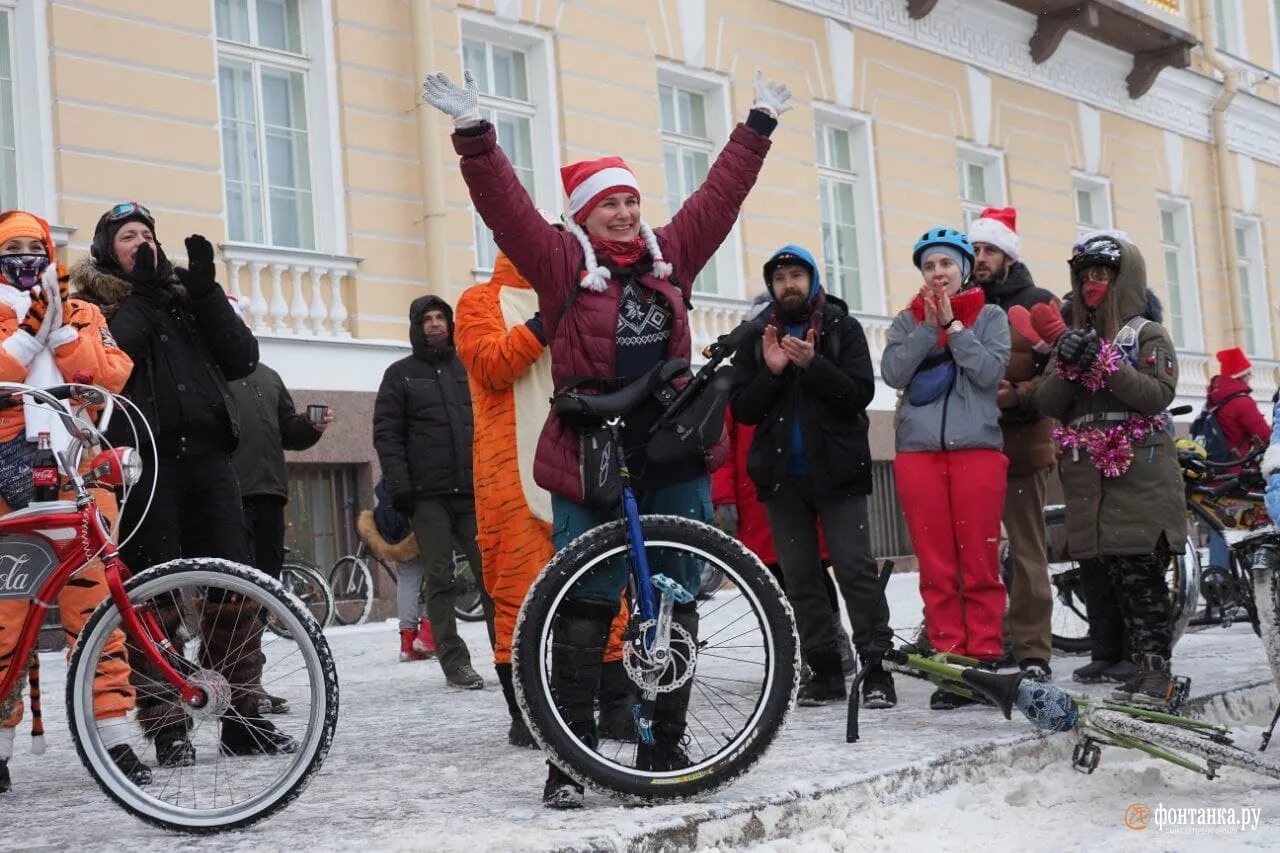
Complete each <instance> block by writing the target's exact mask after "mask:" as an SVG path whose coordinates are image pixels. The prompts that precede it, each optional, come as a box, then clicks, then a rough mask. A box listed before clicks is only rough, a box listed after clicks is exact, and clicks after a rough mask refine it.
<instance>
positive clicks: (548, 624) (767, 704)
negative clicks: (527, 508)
mask: <svg viewBox="0 0 1280 853" xmlns="http://www.w3.org/2000/svg"><path fill="white" fill-rule="evenodd" d="M748 331H750V327H749V325H748V324H743V325H742V326H740V327H739V328H738V329H737V330H735V331H734V332H730V333H729V334H728V335H724V336H722V337H721V338H720V339H719V340H718V341H717V342H716V343H714V344H712V345H711V347H710V348H709V356H710V360H709V361H708V363H707V364H706V365H704V366H703V367H702V368H701V369H700V370H699V371H698V373H697V374H696V375H695V376H694V377H693V378H692V379H691V381H690V382H689V384H688V385H687V386H685V388H684V389H683V391H681V392H679V393H678V394H676V395H675V398H674V399H673V400H672V401H671V402H670V404H669V406H668V408H667V409H666V414H665V415H664V417H663V418H662V420H660V421H659V424H658V427H655V430H656V429H658V428H659V427H662V426H663V425H664V424H674V423H675V422H676V419H678V418H679V417H680V415H681V413H682V412H686V411H690V410H691V409H692V401H693V400H695V398H696V397H697V395H698V394H699V393H700V392H701V391H703V390H706V389H707V387H708V386H709V385H711V383H721V382H726V381H727V380H728V377H727V375H726V374H725V372H723V371H722V372H719V373H718V374H717V368H718V367H719V365H720V363H721V362H722V361H723V360H724V359H725V358H727V357H728V356H729V355H731V354H732V353H733V350H734V349H735V347H736V345H737V343H736V342H737V340H739V339H742V338H744V337H745V335H746V333H747V332H748ZM687 367H688V365H687V364H685V363H684V362H683V361H671V362H666V363H664V364H661V365H659V366H658V367H655V368H654V369H653V370H652V371H650V372H649V373H648V374H646V375H645V376H643V377H641V378H640V379H637V380H636V381H634V382H633V383H631V384H629V385H627V386H626V387H624V388H622V389H621V390H618V391H615V392H612V393H607V394H600V395H581V394H576V393H568V394H563V395H559V396H557V398H556V402H555V403H554V406H553V408H554V409H555V411H556V412H557V414H560V415H571V416H574V417H576V418H579V419H586V420H590V421H594V422H596V423H600V424H603V425H604V426H605V427H606V428H607V433H608V436H609V440H610V441H611V451H610V454H611V458H609V459H607V460H606V461H605V464H606V465H608V464H611V465H612V466H613V469H614V470H615V471H616V473H617V474H618V475H620V478H621V484H622V489H621V498H620V500H619V508H620V515H621V518H619V519H618V520H616V521H612V522H610V523H608V524H606V525H603V526H601V527H597V528H595V529H594V530H590V531H588V532H586V533H584V534H583V535H582V536H580V537H578V538H577V539H575V540H574V541H573V542H571V543H570V544H569V545H567V546H566V547H565V548H564V549H562V550H561V551H560V552H559V553H558V554H556V555H555V557H553V558H552V560H551V562H549V563H548V564H547V566H546V567H545V568H544V569H543V570H542V573H541V574H540V575H539V576H538V578H537V579H536V580H535V581H534V583H533V585H532V586H531V588H530V590H529V593H528V595H527V596H526V597H525V600H524V605H523V606H522V607H521V609H520V616H519V618H518V620H517V623H516V628H515V638H514V639H515V641H514V643H513V669H514V673H515V687H516V696H517V698H518V701H519V703H520V707H521V710H522V711H523V713H524V716H525V720H526V721H527V722H528V724H529V728H530V731H531V732H532V733H533V735H534V738H535V739H536V740H537V741H538V743H539V745H540V746H541V747H542V748H543V750H544V751H545V752H546V753H547V755H548V757H549V759H550V760H551V761H552V762H553V763H555V764H556V765H557V766H559V767H560V768H561V769H562V770H564V772H566V773H568V774H569V775H570V776H572V777H573V778H574V779H575V780H577V781H578V782H579V783H581V784H584V785H587V786H590V787H591V788H594V789H596V790H600V791H602V792H604V793H606V794H609V795H611V796H614V797H618V798H621V799H631V800H639V801H645V802H653V801H660V800H673V799H680V798H684V797H690V796H694V795H698V794H705V793H707V792H710V791H714V790H716V789H717V788H719V787H721V786H723V785H725V784H727V783H729V782H731V781H732V780H733V779H735V778H736V777H738V776H740V775H741V774H743V773H745V772H746V771H747V770H748V769H750V767H751V766H752V765H753V764H755V762H756V761H758V760H759V759H760V757H761V756H762V755H763V754H764V752H765V750H766V749H768V747H769V745H770V744H771V743H772V742H773V739H774V737H775V736H776V735H777V733H778V731H779V730H780V729H781V727H782V724H783V722H784V720H785V718H786V715H787V712H788V710H789V709H790V707H791V704H792V701H793V700H794V698H795V691H796V685H797V681H798V677H799V670H800V665H799V656H800V655H799V642H798V638H797V636H796V628H795V620H794V617H793V615H792V612H791V607H790V605H789V604H788V603H787V601H786V598H785V597H784V596H783V594H782V590H781V589H780V588H779V586H778V584H777V582H776V581H775V580H774V579H773V576H772V575H771V574H770V573H769V571H768V570H767V569H766V568H765V567H764V565H763V564H761V563H760V561H759V560H758V559H757V558H756V557H755V556H754V555H753V554H752V553H751V552H750V551H748V550H747V549H746V548H745V547H743V545H742V544H741V543H740V542H738V541H737V540H736V539H733V538H731V537H730V536H728V535H726V534H725V533H722V532H721V531H720V530H718V529H716V528H715V527H712V526H711V525H709V524H703V523H701V522H697V521H692V520H690V519H687V518H681V517H677V516H669V515H644V516H642V515H640V513H639V509H638V507H637V503H636V497H635V495H634V493H633V492H632V489H631V481H630V476H631V475H630V472H629V471H628V468H627V463H626V458H625V455H624V452H623V450H622V447H621V443H620V442H619V441H618V436H619V432H620V430H621V427H622V425H623V421H624V419H625V418H626V416H627V415H628V414H630V413H632V412H634V411H635V410H636V409H638V408H639V407H640V406H641V405H643V404H644V403H645V402H646V401H647V400H649V399H651V397H652V396H653V395H654V394H655V393H656V392H660V391H661V390H662V389H663V388H664V387H669V383H670V381H671V380H672V379H673V378H674V377H676V376H678V375H681V374H682V373H684V371H686V370H687ZM726 370H727V369H726ZM723 417H724V415H723V410H722V409H721V411H720V412H719V413H718V418H719V423H720V424H723ZM676 428H677V429H679V428H681V427H678V426H677V427H676ZM615 560H622V561H625V563H626V566H627V577H628V583H627V588H626V590H625V591H624V592H623V593H622V603H623V604H625V606H626V612H627V614H628V616H629V619H628V622H627V625H626V628H625V630H624V632H623V636H622V640H623V664H624V667H625V670H626V673H627V675H628V676H629V677H630V679H631V681H632V682H633V683H634V685H635V689H636V691H637V693H638V696H639V701H638V702H637V703H636V705H635V707H634V708H633V715H634V718H635V721H636V730H637V735H638V736H637V742H635V743H627V742H622V741H612V740H607V739H601V740H599V741H598V742H595V743H587V742H584V741H583V740H582V739H580V738H579V737H578V736H577V735H575V733H574V732H573V730H572V729H571V728H570V724H569V722H568V721H566V720H565V719H564V717H563V716H562V715H561V713H560V710H559V709H558V708H557V703H556V699H555V696H553V694H552V677H551V672H552V656H553V648H554V647H555V645H556V625H557V621H558V620H557V614H559V613H562V612H565V611H566V610H567V609H569V608H566V607H565V605H566V603H567V602H569V601H571V600H572V599H573V598H574V593H575V590H578V589H581V588H582V585H584V584H586V583H589V582H590V580H591V577H592V575H593V573H595V572H596V571H606V570H607V569H608V566H609V564H610V563H611V561H615ZM614 565H616V563H615V564H614ZM716 572H719V573H723V576H724V578H725V579H726V584H725V587H724V588H722V589H721V590H720V591H719V592H717V593H716V594H715V595H714V597H707V596H699V595H697V593H698V589H686V588H685V587H684V586H682V585H681V584H680V583H678V582H677V581H676V580H675V578H677V577H684V578H686V579H689V585H690V586H693V585H695V584H701V583H702V582H704V581H705V578H706V577H707V575H708V573H711V574H714V573H716ZM676 605H684V608H683V610H682V611H681V612H680V613H677V612H676ZM690 609H692V611H693V612H692V613H690V612H689V611H690ZM676 616H679V618H678V619H677V618H676ZM678 690H686V691H688V695H689V704H688V706H687V710H686V726H685V734H684V738H683V743H682V744H681V746H680V752H681V760H680V761H679V762H678V763H679V765H680V766H670V767H668V768H665V769H648V768H650V767H651V766H652V765H651V763H650V762H647V761H645V760H644V758H643V756H644V754H645V750H646V749H649V748H652V747H653V746H654V744H655V730H654V729H655V727H654V726H653V720H654V710H655V705H656V703H657V702H658V697H659V696H660V695H662V694H669V693H672V692H674V691H678Z"/></svg>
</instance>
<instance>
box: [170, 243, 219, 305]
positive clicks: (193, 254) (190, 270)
mask: <svg viewBox="0 0 1280 853" xmlns="http://www.w3.org/2000/svg"><path fill="white" fill-rule="evenodd" d="M183 242H184V243H185V244H186V247H187V269H186V272H185V273H179V278H181V279H182V283H183V285H184V286H186V288H187V293H189V294H190V295H191V296H192V298H194V299H200V298H202V297H205V296H208V295H209V294H211V293H213V291H214V290H215V289H217V287H218V283H217V281H216V280H215V279H214V272H213V244H212V243H210V242H209V241H208V240H206V239H205V238H204V237H203V236H201V235H199V234H192V235H191V236H190V237H188V238H187V239H186V240H184V241H183Z"/></svg>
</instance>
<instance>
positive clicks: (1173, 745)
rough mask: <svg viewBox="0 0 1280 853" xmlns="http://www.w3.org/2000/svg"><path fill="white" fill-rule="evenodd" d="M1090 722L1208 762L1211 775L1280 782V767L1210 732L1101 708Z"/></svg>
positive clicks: (1258, 753)
mask: <svg viewBox="0 0 1280 853" xmlns="http://www.w3.org/2000/svg"><path fill="white" fill-rule="evenodd" d="M1089 721H1090V722H1091V723H1093V724H1094V725H1096V726H1097V727H1098V728H1100V729H1103V730H1106V731H1112V732H1116V733H1118V734H1122V735H1128V736H1129V737H1135V738H1139V739H1141V740H1144V741H1147V742H1149V743H1153V744H1155V745H1156V746H1160V747H1164V748H1165V749H1167V750H1170V751H1171V752H1177V753H1184V754H1187V755H1194V756H1196V757H1197V758H1202V759H1204V760H1205V761H1206V762H1208V765H1209V770H1210V773H1211V774H1212V775H1216V773H1214V771H1216V769H1217V768H1218V767H1236V768H1239V769H1241V770H1250V771H1252V772H1254V773H1259V774H1261V775H1263V776H1269V777H1271V778H1272V779H1280V763H1277V762H1276V761H1274V760H1272V759H1270V758H1268V757H1267V755H1266V753H1262V752H1255V751H1253V750H1251V749H1241V748H1240V747H1238V746H1236V745H1235V744H1233V743H1231V742H1230V740H1229V739H1227V740H1226V741H1225V742H1224V741H1223V740H1215V739H1214V738H1213V737H1212V736H1210V735H1209V734H1208V733H1207V732H1201V731H1197V730H1196V729H1190V728H1186V729H1184V728H1181V727H1179V726H1172V725H1169V724H1168V723H1157V722H1153V721H1151V720H1140V719H1138V718H1136V717H1130V716H1129V715H1128V714H1125V713H1122V712H1120V711H1110V710H1106V709H1104V708H1098V709H1095V710H1092V711H1090V712H1089Z"/></svg>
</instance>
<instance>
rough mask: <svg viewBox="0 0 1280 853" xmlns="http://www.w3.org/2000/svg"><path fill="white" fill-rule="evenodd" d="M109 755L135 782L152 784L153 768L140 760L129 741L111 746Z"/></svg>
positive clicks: (137, 783) (122, 771) (130, 779)
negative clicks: (130, 746)
mask: <svg viewBox="0 0 1280 853" xmlns="http://www.w3.org/2000/svg"><path fill="white" fill-rule="evenodd" d="M107 755H110V756H111V760H112V761H114V762H115V764H116V767H119V768H120V772H121V773H123V774H124V775H125V776H126V777H127V778H128V780H129V781H130V782H132V783H133V784H135V785H149V784H151V768H150V767H148V766H147V765H145V764H143V763H142V762H141V761H140V760H138V756H137V754H136V753H134V751H133V750H132V749H130V748H129V745H128V744H127V743H122V744H119V745H117V746H113V747H111V748H110V749H108V750H107Z"/></svg>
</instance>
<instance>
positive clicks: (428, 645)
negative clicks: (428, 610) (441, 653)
mask: <svg viewBox="0 0 1280 853" xmlns="http://www.w3.org/2000/svg"><path fill="white" fill-rule="evenodd" d="M413 650H414V651H415V652H417V653H418V655H419V656H420V657H419V659H425V658H432V657H435V656H436V638H435V636H434V635H433V634H432V633H431V622H430V621H429V620H428V619H427V617H425V616H423V617H422V621H420V622H419V623H418V635H417V636H416V637H414V638H413Z"/></svg>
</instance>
